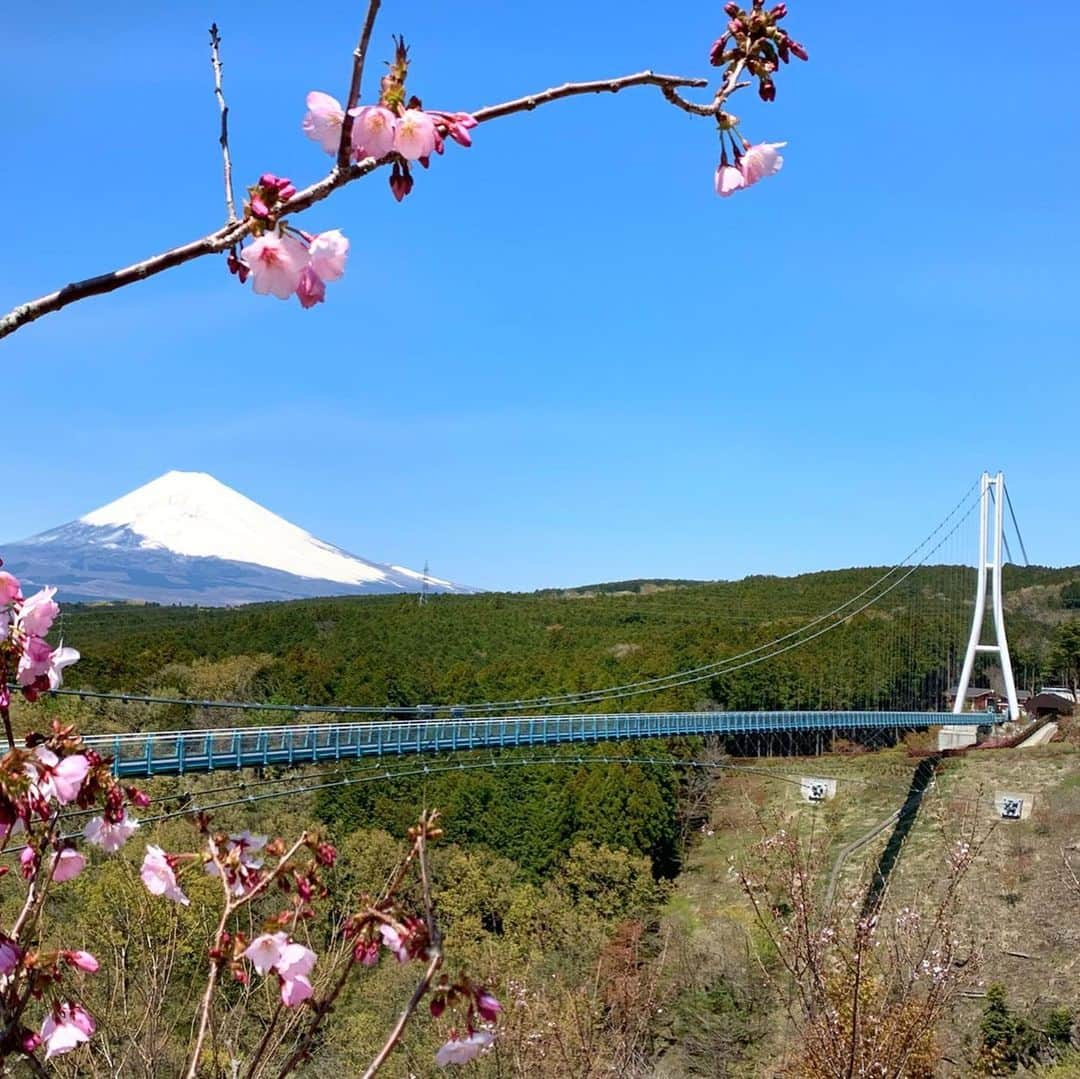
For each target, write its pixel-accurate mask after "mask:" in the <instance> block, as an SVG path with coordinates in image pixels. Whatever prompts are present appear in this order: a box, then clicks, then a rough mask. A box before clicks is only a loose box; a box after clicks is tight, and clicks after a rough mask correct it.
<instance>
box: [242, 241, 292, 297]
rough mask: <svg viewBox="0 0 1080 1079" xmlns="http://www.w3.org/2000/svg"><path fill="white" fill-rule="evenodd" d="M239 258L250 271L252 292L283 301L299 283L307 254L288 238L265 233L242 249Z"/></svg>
mask: <svg viewBox="0 0 1080 1079" xmlns="http://www.w3.org/2000/svg"><path fill="white" fill-rule="evenodd" d="M240 259H241V261H242V262H243V263H244V265H245V266H246V267H247V268H248V270H249V271H250V272H251V287H252V288H253V289H254V290H255V292H257V293H258V294H259V295H260V296H266V295H267V294H270V295H273V296H276V297H277V298H278V299H279V300H287V299H288V298H289V297H290V296H291V295H292V294H293V293H294V292H295V291H296V286H297V285H299V283H300V275H301V274H302V273H303V271H304V267H305V266H306V265H307V251H306V250H305V249H304V245H303V244H302V243H301V242H300V241H299V240H297V239H295V238H294V237H292V236H276V235H273V234H270V233H268V234H267V235H265V236H260V237H259V238H258V239H257V240H256V241H255V242H254V243H252V244H249V245H248V246H247V247H245V248H244V250H243V252H242V253H241V255H240Z"/></svg>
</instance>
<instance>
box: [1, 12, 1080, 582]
mask: <svg viewBox="0 0 1080 1079" xmlns="http://www.w3.org/2000/svg"><path fill="white" fill-rule="evenodd" d="M790 7H791V9H792V13H791V16H790V17H789V20H788V25H789V26H790V28H791V30H792V32H793V33H794V35H795V36H796V37H798V38H799V39H801V40H802V41H804V42H805V43H806V44H807V46H808V47H809V49H810V53H811V62H810V63H809V64H806V65H802V64H798V65H793V66H792V67H791V68H788V69H785V70H784V71H783V72H781V78H780V80H779V99H778V101H777V102H776V103H775V104H773V105H763V104H761V103H760V102H759V101H758V100H757V99H756V97H754V96H752V95H749V94H746V93H744V94H743V95H742V96H741V97H740V98H739V99H738V101H737V103H736V104H734V106H733V107H734V111H735V112H736V113H738V114H739V115H740V116H741V118H742V121H743V130H744V133H745V134H747V135H748V136H749V137H751V138H752V139H754V140H755V141H756V140H759V139H760V140H769V141H779V140H783V139H786V140H788V141H789V143H790V145H789V147H788V148H787V151H786V164H785V167H784V170H783V172H782V173H781V174H780V175H779V176H778V177H776V178H775V179H772V180H769V181H768V182H765V183H762V184H761V185H759V186H758V187H756V188H755V189H753V190H751V191H747V192H742V193H740V194H739V195H737V196H736V197H733V198H731V199H727V200H723V201H722V200H719V199H717V198H716V196H715V195H714V194H713V191H712V172H713V169H714V167H715V164H716V155H717V140H716V136H715V133H714V131H713V130H712V129H711V126H710V123H709V122H708V121H705V120H700V121H695V120H693V119H691V118H690V117H687V116H685V115H683V114H682V113H679V112H676V111H675V110H673V109H672V108H671V107H670V106H668V105H666V104H665V103H664V102H663V101H662V99H661V98H660V97H659V95H658V94H657V93H655V92H654V91H650V90H645V89H642V90H630V91H626V92H625V93H622V94H620V95H618V96H617V97H614V98H613V97H610V96H604V97H597V98H589V99H577V100H573V101H566V102H559V103H556V104H553V105H551V106H549V107H547V108H544V109H540V110H538V111H537V112H535V113H533V114H531V115H526V116H517V117H512V118H509V119H506V120H501V121H496V122H493V123H491V124H488V125H484V126H483V127H482V128H480V129H479V130H478V131H477V132H476V133H475V145H474V146H473V148H472V149H470V150H467V151H466V150H462V149H460V148H458V147H456V146H452V147H450V148H449V149H448V152H447V155H446V157H445V158H443V159H440V160H437V161H436V162H435V163H434V165H433V167H432V169H431V171H430V173H426V174H423V175H421V176H420V177H419V178H418V182H417V187H416V190H415V192H414V194H413V195H412V196H411V197H410V198H409V199H407V200H406V202H405V203H404V204H403V205H400V206H399V205H397V204H396V203H395V202H394V201H393V199H392V198H391V196H390V194H389V191H388V189H387V187H386V183H385V176H384V175H376V176H375V177H373V178H372V179H371V180H370V181H367V182H364V183H361V184H356V185H353V186H352V187H350V188H348V189H346V190H345V191H343V192H340V193H338V195H337V196H336V197H334V198H333V199H332V200H330V201H329V202H326V203H323V204H321V205H320V206H318V207H316V208H315V209H313V210H312V211H310V212H309V213H308V214H306V215H304V217H303V219H302V223H303V225H304V227H305V228H308V229H310V230H312V231H318V230H321V229H325V228H331V227H341V228H343V229H344V230H345V231H346V233H347V234H348V235H349V236H350V238H351V240H352V253H351V257H350V263H349V268H348V272H347V275H346V277H345V279H344V280H343V281H342V282H340V283H338V284H336V285H332V286H331V291H330V297H329V302H328V303H327V304H325V305H324V306H322V307H320V308H317V309H315V310H313V311H302V310H301V309H300V308H299V306H298V305H297V304H296V303H295V301H292V302H288V303H282V302H280V301H277V300H274V299H272V298H263V297H256V296H253V295H251V294H250V291H249V290H245V289H242V288H240V287H239V286H238V285H237V284H236V283H235V281H234V280H233V279H231V278H230V277H229V276H228V274H227V273H226V271H225V267H224V263H223V262H222V261H220V260H217V259H206V260H201V261H198V262H195V263H192V264H189V265H188V266H185V267H183V268H181V269H179V270H177V271H174V272H171V273H168V274H165V275H162V276H160V277H158V278H156V279H154V280H152V281H150V282H147V283H144V284H141V285H138V286H135V287H133V288H129V289H126V290H123V291H121V292H118V293H115V294H113V295H112V296H107V297H103V298H97V299H91V300H89V301H86V302H85V303H82V304H79V305H76V306H74V307H72V308H69V309H68V310H66V311H63V312H60V313H58V314H55V315H50V316H48V317H46V318H45V319H43V320H42V321H40V322H38V323H36V324H34V325H31V326H29V327H26V328H25V329H23V330H20V331H19V332H18V333H16V334H15V335H14V336H12V337H10V338H7V339H6V340H4V341H0V362H2V363H3V370H4V376H5V386H6V392H7V396H8V401H9V409H10V410H11V411H10V412H9V421H8V438H7V439H6V440H5V441H6V444H5V457H6V465H7V468H6V470H5V471H6V473H7V477H8V491H9V497H8V500H7V505H6V506H5V510H4V515H3V524H2V527H0V537H2V538H4V539H15V538H20V537H22V536H25V535H28V534H30V533H33V532H37V531H41V530H43V529H45V528H48V527H51V526H53V525H55V524H58V523H61V522H62V521H66V520H69V519H71V518H73V517H76V516H78V515H80V514H82V513H84V512H86V511H88V510H90V509H91V508H93V507H95V506H98V505H100V504H102V503H104V502H106V501H109V500H111V499H113V498H115V497H117V496H119V495H120V494H122V493H124V492H126V491H128V490H130V489H131V488H133V487H135V486H137V485H138V484H140V483H143V482H145V481H147V480H149V479H151V478H153V477H154V476H156V475H158V474H160V473H162V472H164V471H167V470H168V469H172V468H179V469H198V470H205V471H208V472H211V473H213V474H214V475H215V476H217V477H218V478H219V479H220V480H222V481H223V482H225V483H228V484H230V485H231V486H234V487H236V488H237V489H239V490H240V491H242V492H244V493H245V494H247V495H249V496H250V497H252V498H254V499H256V500H257V501H259V502H262V503H263V504H264V505H266V506H268V507H269V508H271V509H273V510H275V511H276V512H278V513H281V514H283V515H284V516H286V517H288V518H290V519H291V520H293V521H295V522H297V523H298V524H301V525H303V526H304V527H306V528H308V529H310V530H311V531H313V532H314V533H315V534H316V535H319V536H321V537H323V538H325V539H328V540H330V541H332V542H334V543H337V544H339V545H341V546H343V547H345V548H347V549H350V550H352V551H354V552H355V553H357V554H361V555H364V556H366V557H370V558H374V559H378V560H386V561H394V562H398V563H402V564H405V565H412V566H419V565H422V564H423V562H424V560H425V559H428V560H430V563H431V567H432V571H433V572H434V573H437V574H440V575H443V576H449V577H452V578H455V579H457V580H461V581H466V582H469V583H472V584H475V585H480V586H484V587H489V588H515V589H518V588H520V589H531V588H535V587H543V586H555V585H571V584H577V583H584V582H589V581H597V580H611V579H619V578H625V577H636V576H669V577H700V578H715V577H735V576H741V575H743V574H746V573H792V572H799V571H802V570H808V569H818V568H829V567H835V566H845V565H853V564H864V563H875V564H879V563H883V562H890V561H894V560H896V559H898V558H899V557H901V556H902V555H903V554H905V553H906V552H907V550H908V549H909V548H910V547H911V546H912V545H913V543H914V542H916V541H917V540H918V539H920V538H921V537H922V536H923V535H924V534H925V533H926V532H927V531H928V530H929V528H930V527H932V526H933V525H934V524H935V523H936V522H937V520H938V519H939V518H940V517H941V516H943V514H944V513H945V512H946V511H947V510H948V509H949V508H950V507H951V506H952V505H953V503H954V502H955V501H956V499H957V498H958V497H959V496H960V494H961V493H962V492H963V491H964V490H965V489H966V488H967V487H968V486H969V485H970V483H971V482H972V481H973V480H975V479H976V478H977V476H978V473H979V472H980V471H981V470H982V469H983V468H991V469H997V468H1003V469H1005V471H1006V475H1007V478H1008V483H1009V487H1010V490H1011V492H1012V495H1013V500H1014V503H1015V505H1016V508H1017V511H1018V513H1019V515H1020V519H1021V526H1022V528H1023V530H1024V533H1025V539H1026V541H1027V546H1028V550H1029V553H1030V555H1031V557H1032V559H1033V560H1034V561H1038V562H1043V563H1050V564H1064V563H1076V562H1080V544H1078V543H1077V541H1076V538H1075V537H1076V535H1077V533H1078V529H1080V500H1078V499H1077V498H1076V497H1075V493H1074V486H1073V474H1074V472H1075V462H1076V442H1077V436H1076V423H1075V420H1074V418H1073V417H1074V415H1075V409H1076V401H1077V395H1078V391H1080V364H1078V363H1077V355H1078V349H1077V338H1078V330H1080V304H1078V303H1077V299H1076V297H1077V286H1078V283H1080V282H1078V277H1080V274H1078V270H1077V258H1076V251H1077V241H1078V229H1077V224H1078V214H1077V208H1076V189H1077V184H1076V177H1077V175H1078V173H1080V168H1078V166H1080V125H1078V123H1077V119H1078V116H1077V106H1076V97H1075V92H1074V89H1075V88H1074V80H1073V79H1072V77H1071V76H1070V74H1069V70H1068V68H1069V64H1068V63H1067V62H1066V61H1065V60H1064V59H1063V60H1061V61H1060V62H1054V60H1053V59H1052V58H1050V57H1048V54H1047V49H1049V48H1052V47H1053V45H1054V42H1058V41H1060V42H1068V41H1070V40H1075V39H1076V38H1077V35H1078V34H1080V10H1078V9H1075V8H1073V7H1072V6H1070V5H1058V6H1057V7H1056V8H1055V13H1054V22H1055V27H1054V31H1053V39H1052V40H1051V41H1042V42H1041V43H1039V44H1038V46H1037V47H1036V46H1035V45H1031V46H1029V45H1028V44H1027V42H1028V41H1029V40H1030V39H1029V37H1028V35H1027V33H1026V30H1025V26H1024V25H1023V24H1022V21H1021V20H1019V19H1018V14H1017V9H1016V7H1015V5H1012V4H1006V3H1004V2H997V0H993V2H987V3H983V4H979V5H960V4H958V5H939V6H938V7H936V8H935V9H934V14H933V20H932V23H931V24H930V25H925V26H923V25H920V24H919V21H918V19H917V17H916V16H915V15H914V14H912V13H911V12H910V9H908V8H905V7H904V6H903V5H866V4H865V3H856V2H855V0H840V2H830V3H828V4H825V3H822V2H820V0H818V2H810V0H791V3H790ZM720 8H721V4H720V3H718V2H710V3H687V4H679V5H667V6H666V7H664V8H663V9H662V14H658V9H657V8H656V6H655V5H654V4H646V3H644V2H638V0H618V2H616V0H597V2H593V3H589V4H581V3H580V2H572V0H551V2H549V3H548V4H545V5H543V6H542V7H537V6H536V5H522V4H516V3H515V4H511V3H505V2H503V3H498V2H494V0H486V2H485V0H480V2H476V3H455V4H447V3H431V2H415V3H411V4H408V5H406V4H402V3H399V2H395V0H387V2H386V4H385V5H384V10H383V15H382V17H381V19H380V24H379V27H378V29H377V31H376V38H375V42H376V47H375V48H374V50H373V52H374V56H375V57H376V58H380V59H381V58H382V57H385V56H388V55H389V53H390V41H389V36H390V34H391V32H395V31H403V32H405V33H406V35H407V36H408V39H409V40H410V42H411V43H412V46H413V58H414V64H413V73H412V76H411V79H410V86H411V88H412V89H413V90H414V91H415V92H417V93H420V94H421V96H422V97H423V98H424V102H425V104H427V105H429V106H430V107H435V108H447V109H458V108H462V109H468V108H476V107H478V106H480V105H483V104H491V103H495V102H497V101H501V100H504V99H506V98H509V97H516V96H519V95H521V94H524V93H527V92H530V91H535V90H540V89H543V88H544V87H547V86H550V85H554V84H556V83H559V82H562V81H564V80H566V79H581V78H594V77H600V76H607V75H617V74H624V73H629V72H633V71H637V70H641V69H643V68H646V67H652V68H654V69H655V70H661V71H670V72H678V73H682V74H688V75H698V74H711V69H709V68H708V65H707V54H708V49H709V45H710V43H711V42H712V40H713V38H714V37H716V36H717V34H718V33H719V31H720V29H721V28H722V25H723V22H724V16H723V15H722V14H721V12H720ZM361 16H362V8H361V5H359V4H329V5H314V6H311V7H307V8H304V9H303V12H302V16H298V13H297V9H296V6H295V5H293V4H289V5H286V4H280V3H277V2H276V0H266V2H264V3H262V4H259V5H256V7H255V8H252V6H251V5H240V4H235V3H224V4H223V3H220V2H219V3H217V4H208V3H204V2H203V0H189V2H188V3H185V4H176V5H146V4H142V3H135V2H129V3H117V2H110V0H105V2H104V3H101V4H97V5H85V4H82V3H74V2H68V0H60V2H58V3H53V4H49V5H38V6H34V5H19V6H17V7H16V6H11V5H8V6H7V7H6V8H5V10H4V12H3V13H2V14H0V34H2V35H3V40H4V42H5V63H4V65H3V67H2V69H0V114H2V119H3V127H4V131H5V140H4V167H3V169H2V170H0V188H2V189H3V199H4V203H5V205H6V206H7V208H8V212H7V213H6V214H5V222H4V230H5V241H6V245H5V246H6V257H5V258H4V259H3V260H0V307H2V308H3V309H4V310H6V309H7V308H9V307H11V306H13V305H14V304H16V303H19V302H21V301H23V300H25V299H28V298H30V297H32V296H36V295H38V294H39V293H43V292H46V291H49V290H51V289H53V288H56V287H57V286H58V285H60V284H62V283H64V282H66V281H68V280H71V279H73V278H77V277H80V276H85V275H89V274H92V273H98V272H101V271H104V270H106V269H111V268H113V267H115V266H119V265H122V264H125V263H127V262H130V261H134V260H135V259H137V258H140V257H144V256H146V255H149V254H151V253H153V252H155V251H157V250H159V249H162V248H165V247H169V246H172V245H174V244H176V243H180V242H183V241H186V240H188V239H191V238H194V237H196V236H198V235H201V234H203V233H205V232H208V231H210V230H211V229H212V228H214V227H216V226H217V225H218V224H219V223H220V222H221V219H222V213H223V211H222V206H221V180H220V161H219V157H218V148H217V143H216V134H217V112H216V106H215V103H214V99H213V97H212V94H211V81H210V72H209V66H208V63H207V50H206V28H207V26H208V25H209V23H210V21H211V20H213V19H216V20H217V21H218V22H219V24H220V25H221V30H222V34H223V37H224V59H225V81H226V92H227V96H228V98H229V102H230V106H231V108H232V115H231V119H232V144H233V154H234V161H235V165H236V171H237V176H238V180H239V186H241V187H242V186H243V185H244V184H245V183H249V182H253V181H254V179H255V178H256V177H257V176H258V175H259V174H260V173H261V172H263V171H273V172H276V173H278V174H283V175H288V176H291V177H292V178H293V179H294V180H295V181H297V182H298V184H299V183H306V182H310V181H311V180H313V179H315V178H317V177H318V176H319V175H321V174H322V172H323V171H324V170H325V167H326V164H327V160H328V159H327V158H325V157H324V156H323V155H322V154H321V151H320V150H319V149H318V147H317V146H316V145H315V144H314V143H311V142H309V141H307V140H306V139H305V138H303V136H302V135H301V134H300V131H299V123H300V119H301V116H302V114H303V111H304V108H303V101H304V96H305V94H306V92H307V91H308V90H309V89H323V90H326V91H328V92H330V93H334V94H336V95H337V96H339V97H344V96H345V92H346V88H347V84H348V77H349V65H350V53H351V50H352V47H353V44H354V41H355V36H356V32H357V29H358V23H359V20H360V18H361ZM370 70H371V72H374V70H375V68H374V67H372V68H371V69H370ZM374 86H375V83H374V80H373V79H372V78H371V77H370V74H369V79H368V82H367V86H366V88H365V90H366V96H368V97H370V96H371V94H372V93H373V91H374ZM298 223H300V219H298Z"/></svg>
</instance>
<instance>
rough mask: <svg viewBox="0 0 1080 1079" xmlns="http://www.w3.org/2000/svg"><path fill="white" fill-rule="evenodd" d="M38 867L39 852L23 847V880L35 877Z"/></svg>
mask: <svg viewBox="0 0 1080 1079" xmlns="http://www.w3.org/2000/svg"><path fill="white" fill-rule="evenodd" d="M37 865H38V856H37V851H36V850H34V848H33V847H23V852H22V854H20V855H19V872H20V873H21V874H22V877H23V880H29V879H30V878H31V877H32V876H33V875H34V873H35V872H36V871H37Z"/></svg>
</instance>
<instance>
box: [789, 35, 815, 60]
mask: <svg viewBox="0 0 1080 1079" xmlns="http://www.w3.org/2000/svg"><path fill="white" fill-rule="evenodd" d="M788 48H789V49H791V51H792V52H793V53H794V54H795V55H796V56H797V57H798V58H799V59H800V60H809V59H810V54H809V53H808V52H807V51H806V49H805V48H804V47H803V46H802V45H800V44H799V43H798V42H797V41H794V40H791V41H788Z"/></svg>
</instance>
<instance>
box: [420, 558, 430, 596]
mask: <svg viewBox="0 0 1080 1079" xmlns="http://www.w3.org/2000/svg"><path fill="white" fill-rule="evenodd" d="M427 598H428V563H427V559H426V558H425V559H424V582H423V584H421V586H420V606H421V607H423V606H424V604H425V603H427Z"/></svg>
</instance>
